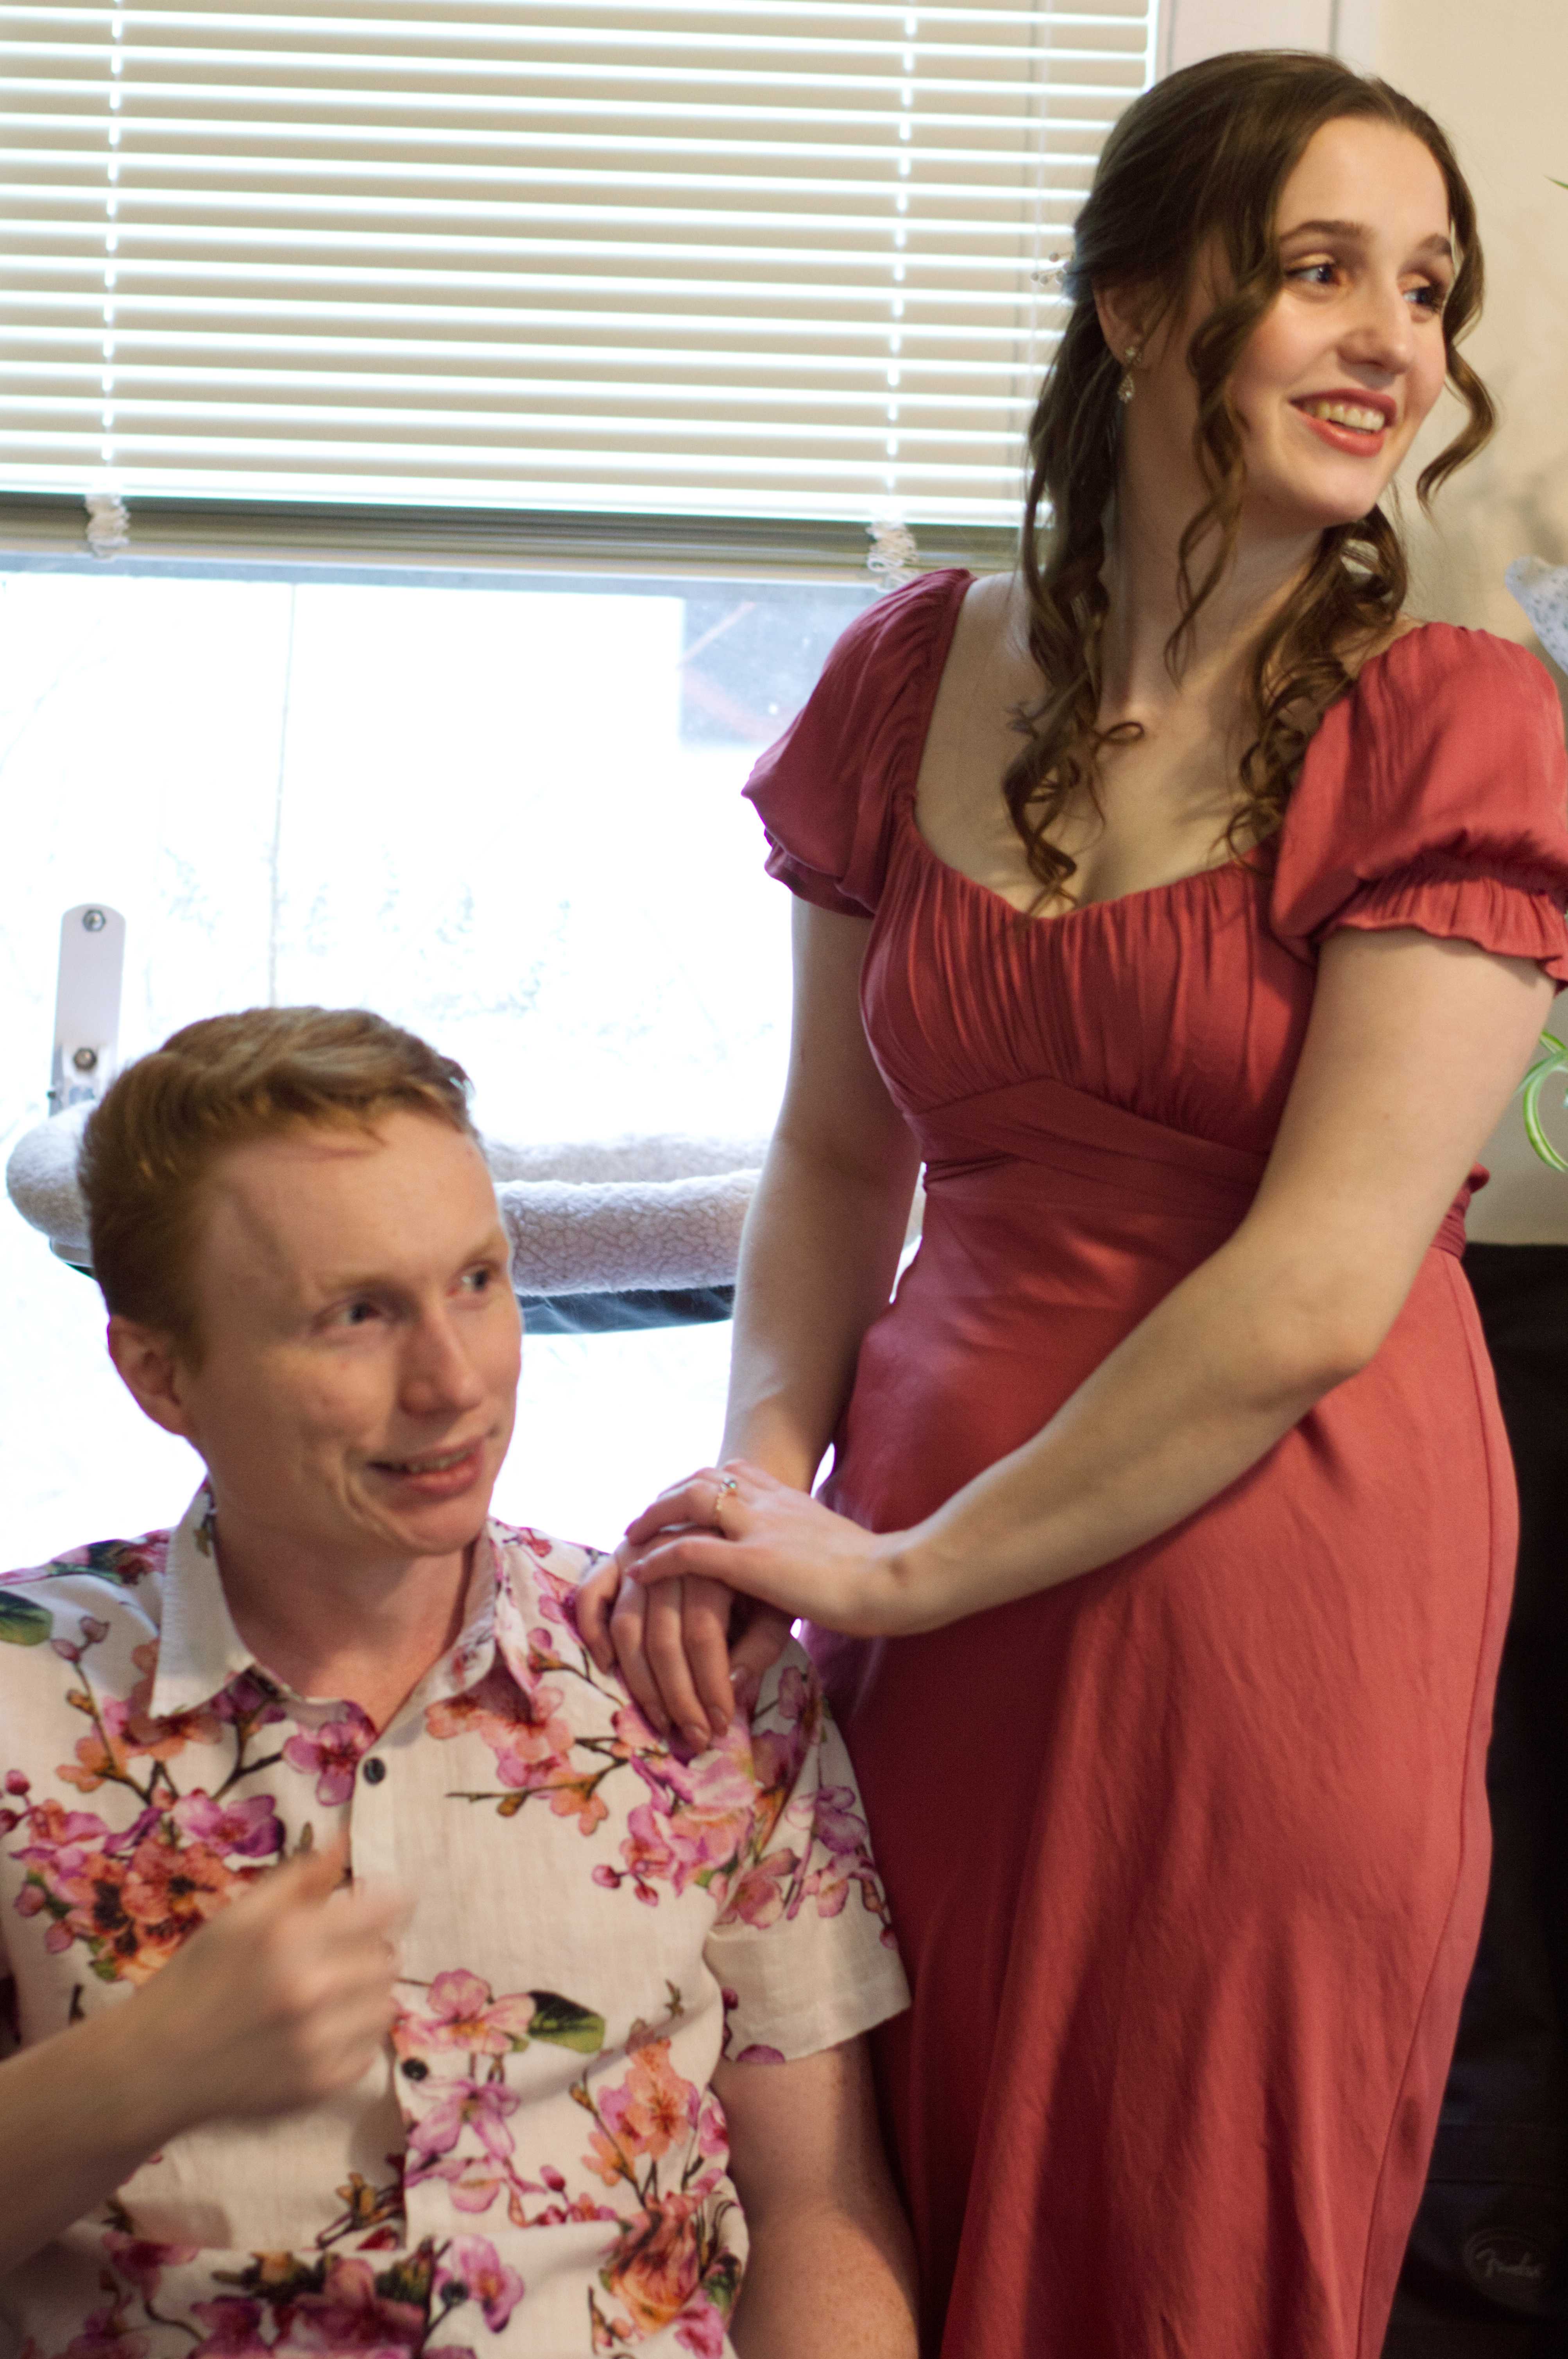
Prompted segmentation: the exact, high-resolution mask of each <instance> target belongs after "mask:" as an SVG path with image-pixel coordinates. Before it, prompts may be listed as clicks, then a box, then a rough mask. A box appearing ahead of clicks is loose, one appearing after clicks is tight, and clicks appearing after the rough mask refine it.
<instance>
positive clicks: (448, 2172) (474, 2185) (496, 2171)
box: [361, 2154, 525, 2250]
mask: <svg viewBox="0 0 1568 2359" xmlns="http://www.w3.org/2000/svg"><path fill="white" fill-rule="evenodd" d="M413 2177H415V2178H416V2179H418V2180H420V2181H421V2182H423V2181H424V2180H428V2179H444V2180H446V2182H447V2187H448V2190H449V2193H450V2196H451V2201H452V2209H453V2210H454V2211H455V2212H488V2211H489V2209H490V2207H491V2205H492V2203H493V2202H494V2201H495V2199H496V2197H497V2196H498V2195H499V2194H500V2192H501V2190H502V2188H503V2186H504V2185H505V2184H506V2173H505V2171H504V2170H503V2168H502V2167H501V2165H500V2164H498V2163H494V2162H490V2161H486V2160H484V2159H483V2158H481V2157H479V2156H470V2158H469V2159H468V2160H467V2161H466V2162H465V2161H464V2160H463V2159H462V2158H461V2157H460V2156H459V2155H455V2154H452V2155H448V2156H447V2158H446V2159H445V2160H444V2161H442V2162H433V2163H432V2164H431V2165H430V2168H429V2169H428V2170H421V2171H416V2172H415V2173H414V2174H413ZM520 2224H525V2223H520ZM361 2250H363V2247H361Z"/></svg>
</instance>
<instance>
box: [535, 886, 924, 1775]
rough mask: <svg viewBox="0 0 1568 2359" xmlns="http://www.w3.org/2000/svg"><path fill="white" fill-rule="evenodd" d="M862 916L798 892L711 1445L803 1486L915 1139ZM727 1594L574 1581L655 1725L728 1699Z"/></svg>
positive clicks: (888, 1281) (716, 1724)
mask: <svg viewBox="0 0 1568 2359" xmlns="http://www.w3.org/2000/svg"><path fill="white" fill-rule="evenodd" d="M870 934H871V925H870V922H869V920H867V919H860V918H845V917H839V916H838V915H836V914H834V913H833V912H831V911H828V910H824V909H817V908H813V907H812V906H811V904H810V903H809V902H805V901H797V902H796V903H795V913H794V929H793V948H794V962H795V1008H794V1017H793V1023H792V1027H791V1034H790V1055H789V1068H788V1072H787V1075H786V1078H785V1083H784V1103H783V1105H782V1107H781V1109H780V1113H779V1119H778V1124H777V1126H776V1128H775V1130H774V1133H773V1142H772V1145H771V1146H770V1147H769V1149H768V1156H767V1160H766V1163H765V1164H764V1166H763V1169H762V1179H761V1180H760V1182H759V1184H758V1189H757V1194H756V1197H755V1199H754V1201H753V1202H752V1209H751V1212H750V1214H749V1216H748V1219H747V1223H746V1229H745V1234H744V1236H743V1238H742V1240H741V1267H740V1276H739V1283H738V1285H737V1288H736V1307H735V1324H734V1336H733V1344H732V1348H731V1356H730V1397H729V1407H728V1410H727V1413H726V1419H725V1428H724V1439H723V1442H722V1444H721V1452H722V1454H723V1455H725V1456H727V1457H743V1458H746V1459H748V1460H750V1461H751V1462H752V1463H754V1464H756V1465H759V1466H763V1467H766V1468H767V1469H768V1471H769V1473H772V1474H773V1475H775V1476H777V1478H778V1479H779V1480H780V1481H781V1482H783V1483H785V1484H792V1485H794V1486H795V1488H796V1489H799V1490H802V1491H805V1490H808V1489H809V1488H810V1485H811V1483H812V1480H813V1478H814V1477H815V1475H816V1469H817V1466H818V1464H819V1463H820V1462H821V1459H822V1455H823V1452H824V1451H825V1450H826V1449H827V1443H828V1440H829V1439H830V1437H831V1435H832V1432H833V1429H834V1426H835V1425H836V1424H837V1422H838V1414H839V1411H840V1409H841V1408H842V1407H843V1405H844V1402H845V1400H846V1399H847V1398H848V1397H849V1386H850V1384H851V1382H852V1381H853V1378H854V1373H855V1358H856V1354H857V1353H858V1352H859V1351H860V1339H861V1337H862V1336H863V1335H864V1333H865V1332H866V1329H867V1328H868V1327H869V1326H870V1325H871V1321H872V1320H873V1319H875V1318H876V1317H877V1316H878V1315H879V1313H880V1312H881V1311H882V1310H885V1309H886V1307H887V1302H888V1298H889V1296H890V1294H891V1293H892V1283H893V1278H894V1276H895V1275H896V1272H897V1269H898V1258H899V1253H900V1250H901V1248H902V1246H903V1237H904V1230H905V1226H906V1223H907V1221H908V1218H909V1207H910V1202H911V1200H912V1198H913V1196H914V1182H915V1178H916V1175H917V1173H918V1170H919V1153H918V1150H917V1148H916V1147H915V1145H914V1139H913V1138H912V1136H911V1135H910V1132H909V1130H908V1128H907V1126H906V1125H905V1124H904V1122H903V1117H902V1115H901V1114H899V1112H898V1109H897V1107H896V1106H895V1105H894V1104H893V1103H892V1099H891V1098H890V1097H889V1095H888V1093H887V1089H886V1086H885V1085H884V1083H883V1082H882V1078H881V1074H880V1073H879V1072H878V1071H877V1069H876V1066H875V1064H874V1063H873V1062H872V1060H871V1050H870V1049H869V1048H868V1047H867V1045H866V1036H865V1031H864V1027H862V1024H861V1021H860V964H861V962H862V960H863V959H864V957H865V951H866V943H867V940H868V939H869V937H870ZM732 1604H733V1599H732V1596H731V1594H730V1592H729V1591H728V1590H727V1589H725V1588H724V1587H723V1586H722V1585H721V1583H719V1582H714V1581H704V1580H701V1579H694V1580H692V1581H689V1582H683V1583H681V1584H679V1585H676V1586H670V1587H669V1588H668V1589H667V1593H661V1594H660V1595H658V1596H657V1597H653V1596H650V1595H649V1593H647V1592H646V1591H644V1590H643V1589H642V1588H640V1587H639V1586H638V1585H637V1583H635V1582H625V1583H622V1582H620V1581H619V1576H618V1575H616V1574H615V1573H613V1572H611V1573H609V1574H600V1575H598V1576H596V1577H595V1578H593V1579H592V1580H590V1581H589V1582H585V1583H584V1586H583V1588H582V1590H581V1591H580V1592H579V1606H578V1611H579V1623H580V1625H581V1627H582V1631H583V1635H584V1637H585V1639H586V1641H587V1643H588V1645H589V1647H590V1648H591V1649H592V1651H593V1653H594V1655H595V1657H596V1658H597V1660H598V1662H599V1665H600V1669H601V1670H609V1669H611V1668H612V1666H613V1664H614V1663H615V1661H616V1659H617V1658H619V1662H620V1666H621V1669H622V1671H623V1673H624V1675H625V1678H626V1681H627V1684H628V1686H629V1687H630V1688H631V1690H632V1691H633V1694H634V1695H635V1696H636V1698H637V1700H638V1701H639V1702H640V1703H641V1704H642V1706H643V1710H644V1712H646V1713H647V1714H648V1716H649V1718H650V1719H651V1720H652V1721H653V1723H654V1726H655V1727H658V1728H661V1729H665V1730H667V1729H668V1727H669V1726H670V1725H671V1723H672V1722H676V1723H679V1724H680V1725H681V1726H682V1727H684V1728H685V1730H686V1732H687V1735H688V1737H689V1738H690V1740H691V1741H692V1742H693V1743H696V1744H705V1743H706V1742H707V1741H708V1733H709V1731H710V1730H711V1731H712V1732H713V1733H714V1734H717V1733H718V1732H719V1730H720V1729H721V1728H723V1727H724V1726H726V1725H727V1724H728V1723H729V1720H730V1713H731V1712H732V1711H733V1709H734V1707H733V1703H732V1701H731V1690H730V1671H731V1662H730V1612H731V1607H732ZM788 1626H789V1625H788V1620H787V1617H781V1616H778V1615H769V1616H767V1617H766V1618H765V1619H763V1620H762V1621H760V1622H759V1623H758V1624H756V1625H753V1627H752V1629H751V1630H749V1631H748V1632H747V1634H746V1636H745V1637H743V1638H742V1639H741V1641H740V1643H739V1645H738V1646H737V1648H736V1652H735V1658H734V1669H737V1670H738V1671H740V1672H741V1674H742V1675H743V1674H744V1673H745V1672H746V1671H747V1670H748V1669H750V1670H751V1671H752V1672H754V1673H760V1672H761V1671H762V1669H765V1668H766V1666H767V1665H768V1664H769V1663H770V1662H771V1661H772V1660H773V1658H774V1657H775V1656H776V1655H777V1653H778V1652H779V1649H780V1647H782V1646H783V1644H784V1636H785V1635H786V1633H787V1630H788Z"/></svg>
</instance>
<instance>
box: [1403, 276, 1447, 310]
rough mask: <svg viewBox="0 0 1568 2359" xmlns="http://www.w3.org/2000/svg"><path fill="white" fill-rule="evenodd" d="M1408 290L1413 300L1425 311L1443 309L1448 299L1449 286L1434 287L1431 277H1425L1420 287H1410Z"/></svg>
mask: <svg viewBox="0 0 1568 2359" xmlns="http://www.w3.org/2000/svg"><path fill="white" fill-rule="evenodd" d="M1407 292H1408V293H1409V296H1410V299H1411V301H1412V302H1413V303H1415V304H1417V305H1418V306H1419V307H1420V309H1421V310H1423V311H1441V310H1442V309H1443V307H1444V304H1445V303H1446V302H1447V300H1448V289H1447V288H1446V287H1434V286H1433V283H1432V281H1431V279H1430V278H1428V279H1424V280H1423V281H1422V284H1421V285H1420V286H1419V287H1411V288H1409V289H1408V290H1407Z"/></svg>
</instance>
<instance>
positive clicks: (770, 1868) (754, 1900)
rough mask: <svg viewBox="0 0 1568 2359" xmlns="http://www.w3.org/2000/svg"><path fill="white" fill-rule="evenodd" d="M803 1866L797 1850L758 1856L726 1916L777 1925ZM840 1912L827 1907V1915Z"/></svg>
mask: <svg viewBox="0 0 1568 2359" xmlns="http://www.w3.org/2000/svg"><path fill="white" fill-rule="evenodd" d="M799 1866H800V1860H799V1857H798V1855H797V1854H795V1852H793V1851H773V1852H770V1853H769V1854H768V1855H767V1857H766V1859H760V1860H758V1861H757V1863H756V1864H755V1865H754V1866H753V1867H749V1868H747V1870H746V1872H745V1874H744V1875H741V1877H740V1878H739V1879H738V1881H737V1883H736V1885H735V1888H734V1890H733V1891H732V1892H731V1894H730V1906H729V1908H727V1909H726V1910H725V1912H724V1913H725V1916H726V1919H729V1920H730V1922H734V1921H736V1920H737V1919H738V1920H739V1921H740V1923H741V1924H742V1925H753V1926H755V1927H757V1928H758V1930H762V1928H763V1927H764V1926H768V1925H776V1924H777V1923H778V1921H779V1919H780V1918H781V1917H782V1916H783V1915H784V1907H785V1903H786V1900H787V1898H788V1889H789V1885H790V1881H791V1879H792V1878H793V1877H794V1875H795V1873H796V1871H797V1870H798V1868H799ZM836 1913H837V1912H836V1911H833V1910H827V1911H824V1914H827V1915H833V1914H836Z"/></svg>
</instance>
